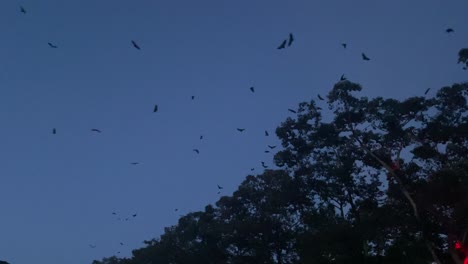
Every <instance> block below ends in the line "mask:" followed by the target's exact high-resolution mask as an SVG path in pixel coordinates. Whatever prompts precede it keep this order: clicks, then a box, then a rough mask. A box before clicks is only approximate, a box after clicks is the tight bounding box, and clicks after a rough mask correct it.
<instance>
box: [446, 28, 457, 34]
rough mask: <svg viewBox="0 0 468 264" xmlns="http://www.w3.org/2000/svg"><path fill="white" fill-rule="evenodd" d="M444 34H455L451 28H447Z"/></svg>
mask: <svg viewBox="0 0 468 264" xmlns="http://www.w3.org/2000/svg"><path fill="white" fill-rule="evenodd" d="M445 32H447V33H453V32H455V31H454V30H453V28H447V30H445Z"/></svg>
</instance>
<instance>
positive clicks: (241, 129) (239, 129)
mask: <svg viewBox="0 0 468 264" xmlns="http://www.w3.org/2000/svg"><path fill="white" fill-rule="evenodd" d="M244 130H245V128H238V129H237V131H239V132H243V131H244Z"/></svg>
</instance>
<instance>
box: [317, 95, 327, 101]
mask: <svg viewBox="0 0 468 264" xmlns="http://www.w3.org/2000/svg"><path fill="white" fill-rule="evenodd" d="M317 97H318V99H320V100H322V101H323V100H325V99H323V97H322V96H320V94H317Z"/></svg>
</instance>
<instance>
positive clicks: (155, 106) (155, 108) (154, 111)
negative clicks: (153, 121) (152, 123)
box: [153, 105, 159, 113]
mask: <svg viewBox="0 0 468 264" xmlns="http://www.w3.org/2000/svg"><path fill="white" fill-rule="evenodd" d="M158 108H159V107H158V105H154V109H153V113H156V112H157V111H158Z"/></svg>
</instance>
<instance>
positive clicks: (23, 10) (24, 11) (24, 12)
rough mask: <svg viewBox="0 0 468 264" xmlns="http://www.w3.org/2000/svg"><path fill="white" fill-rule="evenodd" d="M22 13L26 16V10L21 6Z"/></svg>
mask: <svg viewBox="0 0 468 264" xmlns="http://www.w3.org/2000/svg"><path fill="white" fill-rule="evenodd" d="M20 12H21V13H23V14H26V9H24V7H23V6H20Z"/></svg>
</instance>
